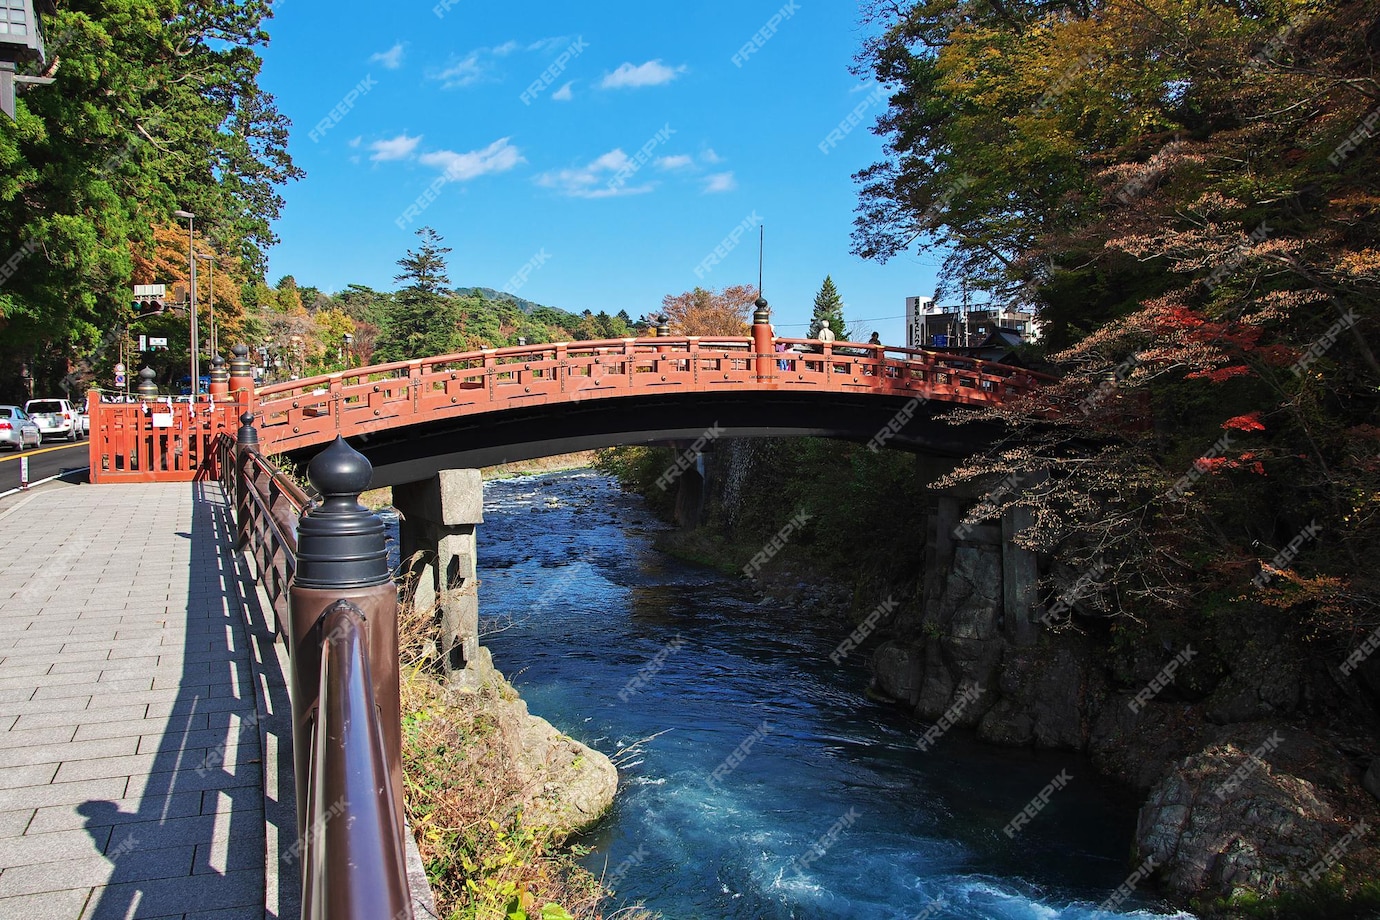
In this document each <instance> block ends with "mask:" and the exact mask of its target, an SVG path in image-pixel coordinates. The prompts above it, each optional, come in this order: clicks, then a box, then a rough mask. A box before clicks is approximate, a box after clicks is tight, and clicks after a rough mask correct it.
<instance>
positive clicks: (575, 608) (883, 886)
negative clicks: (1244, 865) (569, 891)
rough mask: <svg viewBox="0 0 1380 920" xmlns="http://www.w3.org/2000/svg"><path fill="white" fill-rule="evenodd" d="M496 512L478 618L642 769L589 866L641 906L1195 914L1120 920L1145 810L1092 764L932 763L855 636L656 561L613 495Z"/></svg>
mask: <svg viewBox="0 0 1380 920" xmlns="http://www.w3.org/2000/svg"><path fill="white" fill-rule="evenodd" d="M485 499H486V500H485V523H484V524H483V525H482V526H481V528H480V543H479V554H480V562H479V567H480V578H481V587H480V603H481V611H482V613H483V615H484V621H485V623H486V624H489V626H490V627H491V628H495V627H496V628H499V629H500V631H495V632H493V633H492V634H491V635H488V636H486V637H485V639H484V642H485V644H486V645H488V646H489V647H490V649H491V650H492V651H493V654H494V658H495V662H496V663H497V664H498V666H499V667H500V668H501V669H502V670H503V671H504V672H505V673H506V674H507V675H508V676H509V678H510V679H511V680H512V681H513V683H514V684H515V685H516V686H517V687H518V688H519V689H520V690H521V692H522V694H523V696H524V697H525V698H526V699H527V701H528V704H529V706H530V708H531V710H532V711H533V712H535V713H537V714H539V715H542V716H545V717H546V718H548V719H550V720H551V721H552V722H553V723H555V724H556V725H557V726H558V727H560V728H561V729H562V730H564V731H566V732H568V733H570V734H571V735H573V736H575V737H577V738H579V739H581V740H583V741H585V742H587V743H589V744H591V745H593V746H594V747H596V748H599V749H600V750H602V751H604V752H605V753H608V754H610V755H616V759H617V760H618V761H619V762H620V774H621V781H622V782H621V787H620V791H619V796H618V802H617V804H616V805H615V807H614V809H613V812H612V814H611V815H610V816H609V817H608V819H607V820H606V821H605V822H604V823H603V824H601V825H600V827H599V828H597V829H596V830H595V831H594V832H593V833H592V834H590V835H588V837H587V839H586V840H585V841H584V843H586V844H587V845H589V846H591V847H592V848H593V852H592V853H591V855H590V856H589V857H587V858H586V859H585V863H586V865H588V866H589V867H590V868H591V869H592V870H594V871H595V872H596V874H602V875H604V876H605V877H606V878H607V879H608V880H609V881H610V882H611V885H612V887H613V888H614V889H615V890H616V891H617V893H618V895H619V896H620V898H623V899H625V900H626V901H627V902H628V903H633V902H637V901H641V902H644V903H645V904H646V905H647V906H648V907H650V908H652V909H654V910H657V911H660V912H661V913H662V914H663V915H664V916H665V917H667V918H674V920H688V918H730V917H731V918H751V920H763V918H772V920H775V918H826V917H828V918H833V917H840V918H842V917H847V918H861V917H867V918H879V920H891V918H897V920H900V918H912V920H941V918H942V920H950V918H964V920H974V918H1003V920H1006V918H1010V920H1016V918H1022V920H1025V918H1039V920H1083V918H1092V917H1109V916H1137V917H1167V916H1177V917H1187V916H1188V915H1187V914H1174V913H1173V912H1172V911H1168V910H1163V909H1157V907H1156V905H1155V903H1154V902H1152V901H1147V900H1145V899H1144V898H1143V897H1142V896H1140V895H1139V894H1136V895H1133V896H1132V897H1131V898H1129V899H1127V900H1126V901H1124V903H1120V905H1119V910H1116V911H1104V910H1101V909H1099V905H1100V904H1102V903H1103V902H1104V901H1105V900H1106V899H1107V898H1108V897H1109V896H1110V895H1111V894H1112V893H1113V892H1114V891H1115V890H1116V889H1117V887H1118V886H1119V885H1121V884H1122V882H1123V881H1124V880H1125V879H1126V877H1127V876H1128V874H1129V873H1130V871H1131V869H1132V868H1133V867H1132V866H1130V865H1129V864H1128V858H1129V844H1130V840H1131V833H1132V829H1133V826H1134V819H1135V811H1134V808H1135V804H1134V801H1133V800H1131V799H1129V798H1127V797H1126V795H1125V794H1124V793H1122V792H1120V791H1119V790H1116V789H1115V788H1112V787H1110V786H1109V785H1108V784H1106V783H1104V782H1102V781H1100V780H1099V779H1098V778H1097V777H1096V775H1095V773H1094V772H1093V770H1092V768H1091V766H1090V765H1089V764H1088V763H1087V762H1085V761H1084V760H1082V759H1081V758H1079V757H1076V756H1074V755H1071V754H1058V753H1047V752H1046V753H1036V752H1033V751H1028V750H1010V749H1001V748H994V747H989V746H986V745H982V744H979V743H977V742H976V741H974V740H973V739H972V738H971V737H969V736H966V735H965V734H964V733H963V732H960V731H954V732H950V733H948V734H947V735H945V736H943V737H942V738H941V739H940V740H939V742H938V743H937V744H935V745H934V746H933V747H932V748H931V749H929V750H928V751H921V750H920V749H919V748H918V746H917V743H916V742H917V740H918V738H919V736H920V734H921V732H922V731H923V730H924V728H925V726H923V725H919V724H917V723H915V722H913V721H911V720H908V719H907V718H905V717H904V716H903V715H902V714H900V713H898V712H896V711H894V710H892V709H890V708H887V707H883V706H879V705H877V704H874V703H871V702H869V701H868V700H867V699H866V698H865V697H864V695H863V693H862V690H863V688H864V687H865V685H866V673H865V668H864V662H863V661H862V660H860V659H861V656H857V655H855V656H853V657H851V658H850V659H848V660H847V661H845V662H844V663H843V666H842V667H840V666H835V665H834V664H832V663H831V662H830V660H829V653H830V652H831V651H832V650H833V649H834V648H835V646H836V645H837V643H838V641H839V639H841V638H842V635H843V632H844V631H843V630H842V629H841V628H839V627H837V626H834V627H831V626H826V625H823V624H817V623H813V622H811V621H809V620H807V619H806V618H804V617H802V616H801V615H799V614H798V613H797V612H796V611H793V610H787V609H778V608H776V607H775V606H773V605H771V604H767V603H763V602H760V601H759V600H758V598H757V597H756V595H755V594H754V593H753V592H752V590H751V586H750V585H749V584H747V583H746V582H743V581H740V580H737V579H729V578H725V577H723V576H721V575H719V574H717V573H714V572H710V571H706V570H703V569H699V568H696V567H693V566H689V565H683V564H681V563H679V562H676V561H675V560H672V559H669V558H667V557H666V556H664V555H662V554H660V553H658V552H656V551H655V550H654V549H652V548H651V535H652V533H653V532H654V531H656V530H657V529H659V528H660V525H659V524H657V523H656V522H655V521H654V520H653V519H652V518H651V516H650V515H649V514H648V513H647V512H646V511H645V509H644V508H643V506H642V505H641V502H640V501H639V500H638V499H636V498H633V497H630V496H627V495H624V494H622V493H621V492H619V490H618V488H617V486H616V485H615V484H613V483H612V482H611V481H610V480H608V479H607V478H605V477H602V476H599V475H596V474H593V473H590V472H577V473H560V474H550V475H546V476H541V477H534V478H527V479H516V480H506V481H501V482H494V483H489V484H488V485H487V486H486V492H485ZM648 739H650V740H648ZM620 751H621V753H619V752H620ZM1064 771H1066V773H1064ZM1061 773H1064V775H1067V776H1069V777H1071V779H1069V780H1068V781H1067V782H1066V783H1064V782H1061V783H1059V785H1060V786H1061V788H1059V789H1057V790H1055V791H1053V792H1052V794H1049V795H1047V796H1046V797H1045V798H1047V799H1048V801H1047V804H1044V805H1043V806H1042V807H1040V808H1039V809H1037V813H1036V814H1035V816H1034V817H1033V818H1032V819H1031V820H1030V821H1029V823H1028V824H1027V825H1026V826H1025V827H1024V828H1023V829H1021V830H1019V831H1018V832H1015V833H1012V834H1009V835H1008V834H1007V833H1005V832H1004V828H1007V827H1008V822H1010V821H1011V820H1012V819H1013V818H1014V817H1015V816H1016V815H1017V814H1018V813H1019V812H1020V811H1021V810H1022V809H1023V808H1025V807H1026V806H1027V805H1030V804H1031V803H1032V802H1037V801H1038V799H1039V796H1040V793H1041V791H1042V790H1047V789H1048V787H1049V786H1050V784H1051V781H1052V780H1054V778H1055V777H1057V776H1060V775H1061Z"/></svg>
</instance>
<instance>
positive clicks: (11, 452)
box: [0, 441, 86, 463]
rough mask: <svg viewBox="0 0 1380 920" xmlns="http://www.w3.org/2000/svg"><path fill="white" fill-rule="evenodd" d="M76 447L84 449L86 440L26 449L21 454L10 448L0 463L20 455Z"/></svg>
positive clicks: (46, 452)
mask: <svg viewBox="0 0 1380 920" xmlns="http://www.w3.org/2000/svg"><path fill="white" fill-rule="evenodd" d="M78 447H80V448H81V449H82V450H86V442H85V441H80V442H78V443H76V444H64V445H62V446H61V447H40V448H38V449H37V450H33V449H30V450H26V451H24V452H23V453H22V454H21V453H20V452H19V451H17V450H13V449H11V450H9V451H7V452H6V453H5V456H3V457H0V463H7V462H9V461H10V460H18V459H19V458H20V457H37V456H38V455H39V454H50V453H52V452H53V451H55V450H75V449H76V448H78Z"/></svg>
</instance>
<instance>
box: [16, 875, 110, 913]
mask: <svg viewBox="0 0 1380 920" xmlns="http://www.w3.org/2000/svg"><path fill="white" fill-rule="evenodd" d="M0 877H3V876H0ZM90 896H91V889H90V888H89V887H86V888H71V889H68V890H66V891H52V890H46V891H43V892H42V893H41V894H26V895H19V896H17V897H10V898H5V897H0V917H13V918H15V920H73V918H75V917H80V916H82V912H83V911H82V908H84V907H85V906H86V904H87V900H88V898H90Z"/></svg>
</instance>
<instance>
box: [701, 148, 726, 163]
mask: <svg viewBox="0 0 1380 920" xmlns="http://www.w3.org/2000/svg"><path fill="white" fill-rule="evenodd" d="M700 159H701V160H704V161H705V162H706V163H709V164H710V165H714V164H716V163H722V162H723V161H724V158H723V157H721V156H719V155H718V154H717V153H715V152H714V148H713V147H706V148H705V149H704V153H702V154H700Z"/></svg>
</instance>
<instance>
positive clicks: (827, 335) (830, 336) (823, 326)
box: [818, 319, 834, 342]
mask: <svg viewBox="0 0 1380 920" xmlns="http://www.w3.org/2000/svg"><path fill="white" fill-rule="evenodd" d="M818 339H819V340H820V341H821V342H832V341H834V333H833V331H832V330H831V329H830V328H829V321H828V320H827V319H822V320H820V321H819V335H818Z"/></svg>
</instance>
